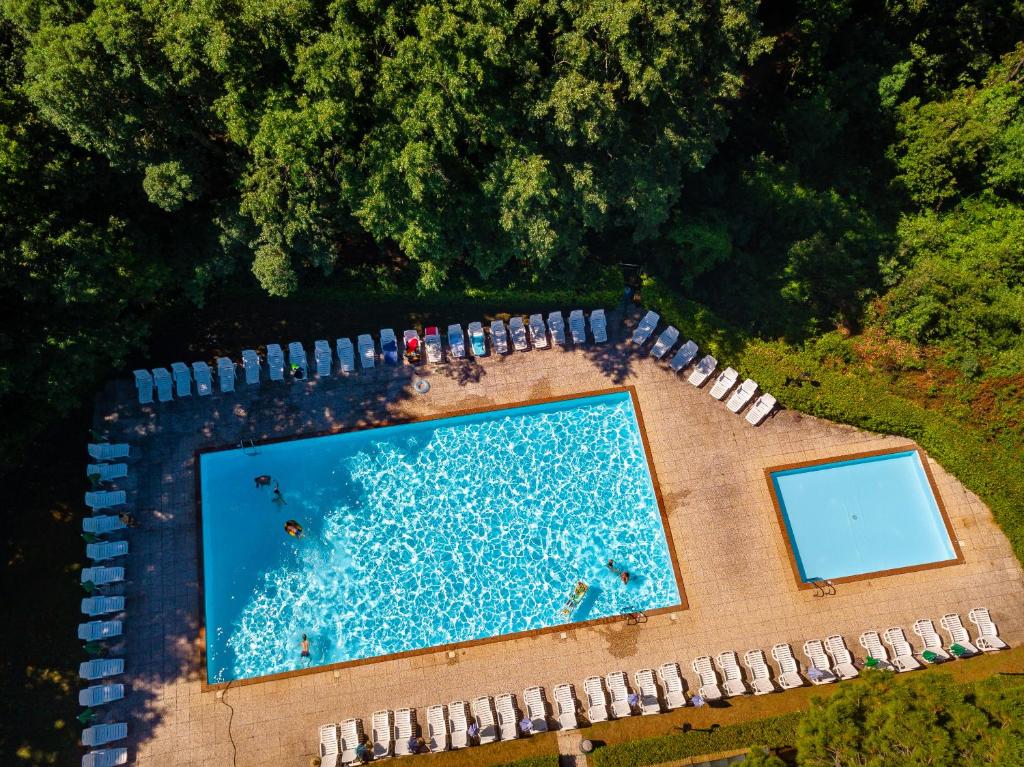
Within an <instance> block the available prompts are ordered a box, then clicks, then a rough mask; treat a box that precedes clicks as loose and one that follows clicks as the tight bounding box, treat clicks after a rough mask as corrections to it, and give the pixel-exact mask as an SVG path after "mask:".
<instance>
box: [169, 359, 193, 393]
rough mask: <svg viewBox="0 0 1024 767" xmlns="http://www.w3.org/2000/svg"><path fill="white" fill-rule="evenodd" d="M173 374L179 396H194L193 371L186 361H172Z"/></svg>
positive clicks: (175, 391) (175, 388)
mask: <svg viewBox="0 0 1024 767" xmlns="http://www.w3.org/2000/svg"><path fill="white" fill-rule="evenodd" d="M171 375H172V376H173V377H174V394H175V396H177V397H179V398H180V397H191V396H192V371H190V370H189V369H188V365H186V364H185V363H184V362H172V363H171Z"/></svg>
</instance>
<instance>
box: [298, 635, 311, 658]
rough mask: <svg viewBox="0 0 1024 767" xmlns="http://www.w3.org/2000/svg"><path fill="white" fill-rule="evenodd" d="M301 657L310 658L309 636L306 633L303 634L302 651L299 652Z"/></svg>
mask: <svg viewBox="0 0 1024 767" xmlns="http://www.w3.org/2000/svg"><path fill="white" fill-rule="evenodd" d="M299 657H300V658H308V657H309V638H308V637H307V636H306V635H305V634H303V635H302V652H301V653H299Z"/></svg>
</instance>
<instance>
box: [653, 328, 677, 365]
mask: <svg viewBox="0 0 1024 767" xmlns="http://www.w3.org/2000/svg"><path fill="white" fill-rule="evenodd" d="M678 340H679V331H678V330H676V329H675V328H674V327H672V326H671V325H669V326H668V327H667V328H665V329H664V330H663V331H661V335H660V336H658V340H657V341H655V342H654V346H652V347H651V356H652V357H654V359H656V360H660V359H661V358H662V357H664V356H665V355H666V354H668V352H669V350H670V349H671V348H672V347H673V346H675V345H676V341H678Z"/></svg>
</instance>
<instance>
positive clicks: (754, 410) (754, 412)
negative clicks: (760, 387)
mask: <svg viewBox="0 0 1024 767" xmlns="http://www.w3.org/2000/svg"><path fill="white" fill-rule="evenodd" d="M775 405H776V401H775V397H773V396H772V395H771V394H762V395H761V396H760V397H758V398H757V399H756V400H754V404H753V405H752V406H751V408H750V410H748V411H747V415H746V419H747V423H749V424H750V425H751V426H757V425H758V424H760V423H761V421H763V420H764V419H765V418H767V417H768V416H769V414H771V412H772V410H774V409H775Z"/></svg>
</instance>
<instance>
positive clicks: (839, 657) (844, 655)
mask: <svg viewBox="0 0 1024 767" xmlns="http://www.w3.org/2000/svg"><path fill="white" fill-rule="evenodd" d="M825 652H827V653H828V654H829V655H830V656H832V664H833V667H834V668H835V672H836V675H837V676H838V677H839V678H840V679H853V678H854V677H855V676H857V675H859V674H860V672H859V671H858V670H857V667H856V666H855V665H853V656H852V655H851V654H850V651H849V650H848V649H847V647H846V641H845V640H844V639H843V638H842V637H841V636H840V635H839V634H833V635H832V636H830V637H827V638H826V639H825Z"/></svg>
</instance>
